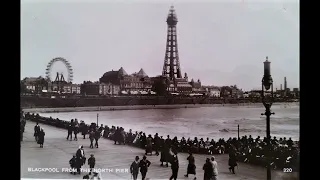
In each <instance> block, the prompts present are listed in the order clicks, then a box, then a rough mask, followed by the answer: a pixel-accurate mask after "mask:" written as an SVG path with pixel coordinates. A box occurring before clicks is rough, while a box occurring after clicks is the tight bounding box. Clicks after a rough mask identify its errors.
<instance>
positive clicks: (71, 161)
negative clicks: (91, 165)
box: [69, 155, 77, 175]
mask: <svg viewBox="0 0 320 180" xmlns="http://www.w3.org/2000/svg"><path fill="white" fill-rule="evenodd" d="M76 161H77V159H76V156H75V155H73V157H72V158H71V159H70V160H69V164H70V167H71V169H72V171H71V172H70V173H71V174H74V175H75V174H76V172H75V171H73V169H74V168H76V166H77V164H76V163H77V162H76Z"/></svg>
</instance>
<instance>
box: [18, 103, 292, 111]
mask: <svg viewBox="0 0 320 180" xmlns="http://www.w3.org/2000/svg"><path fill="white" fill-rule="evenodd" d="M277 104H291V103H275V104H274V105H277ZM257 105H261V106H262V104H261V103H241V104H173V105H132V106H89V107H62V108H24V109H23V111H25V112H30V113H59V112H86V111H120V110H143V109H181V108H201V107H224V106H225V107H236V106H257Z"/></svg>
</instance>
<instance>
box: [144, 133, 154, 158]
mask: <svg viewBox="0 0 320 180" xmlns="http://www.w3.org/2000/svg"><path fill="white" fill-rule="evenodd" d="M152 141H153V139H152V137H151V134H149V136H148V138H147V142H146V144H147V145H146V153H145V155H147V154H151V155H152Z"/></svg>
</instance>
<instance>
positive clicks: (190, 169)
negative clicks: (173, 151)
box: [184, 152, 197, 179]
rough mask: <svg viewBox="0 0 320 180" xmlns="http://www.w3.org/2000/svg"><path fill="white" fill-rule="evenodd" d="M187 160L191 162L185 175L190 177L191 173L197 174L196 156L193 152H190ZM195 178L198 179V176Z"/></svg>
mask: <svg viewBox="0 0 320 180" xmlns="http://www.w3.org/2000/svg"><path fill="white" fill-rule="evenodd" d="M187 160H188V162H189V163H188V168H187V174H186V175H184V177H188V176H189V174H193V175H194V176H196V165H195V159H194V156H193V155H192V152H189V156H188V158H187ZM194 179H197V178H196V177H194Z"/></svg>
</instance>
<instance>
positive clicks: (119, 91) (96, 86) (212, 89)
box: [21, 67, 241, 97]
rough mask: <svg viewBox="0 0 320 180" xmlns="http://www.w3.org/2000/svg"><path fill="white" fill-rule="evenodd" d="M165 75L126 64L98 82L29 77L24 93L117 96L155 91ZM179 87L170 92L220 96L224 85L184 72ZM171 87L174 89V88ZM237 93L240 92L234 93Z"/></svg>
mask: <svg viewBox="0 0 320 180" xmlns="http://www.w3.org/2000/svg"><path fill="white" fill-rule="evenodd" d="M159 79H160V80H161V79H164V83H165V80H166V78H165V77H162V76H157V77H149V76H148V75H147V74H146V73H145V71H144V70H143V69H140V70H139V71H138V72H136V73H132V74H128V73H127V72H126V71H125V70H124V68H123V67H121V68H120V69H119V70H117V71H115V70H111V71H108V72H106V73H104V74H103V75H102V77H101V78H100V79H99V81H95V82H91V81H84V82H83V83H82V84H71V83H67V82H66V81H64V78H63V75H61V77H59V75H57V78H56V80H55V81H50V80H46V79H45V78H43V77H29V78H24V79H23V80H22V81H21V92H25V93H34V94H43V93H57V94H77V95H84V96H110V95H111V96H115V95H148V94H156V92H155V91H154V88H153V87H154V83H155V81H157V80H159ZM176 84H177V85H178V86H176V87H172V85H171V84H169V85H168V87H167V91H168V92H174V93H172V94H183V95H204V94H207V95H209V96H212V97H220V94H221V88H220V87H216V86H202V85H201V82H200V80H197V81H194V80H193V79H191V81H188V76H187V74H186V73H185V76H184V81H182V82H181V83H180V82H176ZM172 88H175V89H174V91H172ZM240 91H241V90H239V89H237V88H236V87H235V88H231V92H230V93H229V92H228V93H227V92H222V94H224V95H228V96H232V95H237V96H238V95H239V97H240V94H241V93H239V92H240ZM235 92H237V93H235Z"/></svg>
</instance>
